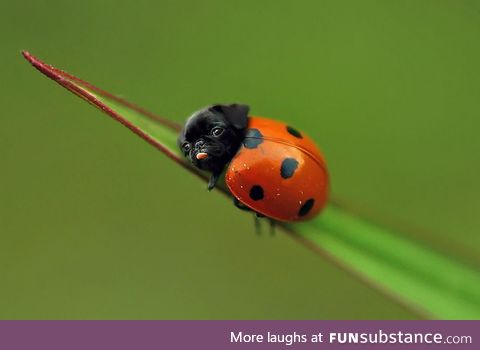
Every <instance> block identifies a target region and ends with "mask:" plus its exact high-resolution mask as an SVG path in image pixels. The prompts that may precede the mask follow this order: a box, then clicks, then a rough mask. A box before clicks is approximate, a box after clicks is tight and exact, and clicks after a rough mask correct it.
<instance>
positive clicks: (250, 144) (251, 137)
mask: <svg viewBox="0 0 480 350" xmlns="http://www.w3.org/2000/svg"><path fill="white" fill-rule="evenodd" d="M262 142H263V135H262V133H261V132H260V130H258V129H247V132H246V133H245V138H244V139H243V145H244V146H245V147H246V148H256V147H257V146H258V145H259V144H261V143H262Z"/></svg>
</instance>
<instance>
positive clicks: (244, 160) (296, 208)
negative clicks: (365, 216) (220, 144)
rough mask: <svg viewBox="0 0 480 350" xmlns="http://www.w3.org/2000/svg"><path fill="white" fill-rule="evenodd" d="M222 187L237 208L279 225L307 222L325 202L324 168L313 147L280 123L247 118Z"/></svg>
mask: <svg viewBox="0 0 480 350" xmlns="http://www.w3.org/2000/svg"><path fill="white" fill-rule="evenodd" d="M225 182H226V184H227V186H228V188H229V189H230V192H231V193H232V194H233V195H234V196H235V197H236V198H237V199H238V200H239V201H240V202H241V203H243V204H244V205H246V206H247V207H249V208H250V209H252V210H254V211H255V212H257V213H260V214H262V215H265V216H267V217H270V218H273V219H276V220H279V221H301V220H307V219H310V218H312V217H314V216H315V215H317V214H318V213H319V212H320V211H321V210H322V208H323V207H324V206H325V204H326V202H327V197H328V173H327V168H326V164H325V160H324V157H323V155H322V154H321V152H320V150H319V149H318V148H317V146H316V145H315V143H314V142H313V141H312V140H311V139H310V138H309V137H308V136H307V135H305V133H303V132H300V131H298V130H296V129H294V128H292V127H290V126H288V125H287V124H285V123H283V122H280V121H276V120H272V119H267V118H262V117H250V118H249V123H248V129H247V131H246V136H245V139H244V141H243V143H242V146H241V148H240V149H239V151H238V152H237V154H236V155H235V157H234V158H233V159H232V161H231V162H230V164H229V165H228V168H227V171H226V173H225Z"/></svg>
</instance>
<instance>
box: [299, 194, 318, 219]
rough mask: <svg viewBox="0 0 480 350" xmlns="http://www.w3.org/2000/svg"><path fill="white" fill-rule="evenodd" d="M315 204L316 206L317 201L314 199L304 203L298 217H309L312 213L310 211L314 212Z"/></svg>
mask: <svg viewBox="0 0 480 350" xmlns="http://www.w3.org/2000/svg"><path fill="white" fill-rule="evenodd" d="M314 204H315V200H314V199H313V198H310V199H309V200H308V201H306V202H305V203H303V205H302V207H301V208H300V210H299V211H298V216H305V215H307V214H308V213H309V212H310V210H312V208H313V205H314Z"/></svg>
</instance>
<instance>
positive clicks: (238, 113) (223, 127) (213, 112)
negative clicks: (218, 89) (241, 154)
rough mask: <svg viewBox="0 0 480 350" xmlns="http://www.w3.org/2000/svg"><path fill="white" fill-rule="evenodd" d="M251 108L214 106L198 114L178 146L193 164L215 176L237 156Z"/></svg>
mask: <svg viewBox="0 0 480 350" xmlns="http://www.w3.org/2000/svg"><path fill="white" fill-rule="evenodd" d="M248 110H249V107H248V106H246V105H240V104H231V105H214V106H211V107H208V108H205V109H202V110H200V111H197V112H195V113H194V114H193V115H192V116H191V117H190V118H188V120H187V121H186V123H185V126H184V128H183V130H182V132H181V133H180V136H179V137H178V141H177V142H178V146H179V147H180V149H181V150H182V151H183V153H184V155H185V156H186V157H187V158H189V159H190V161H191V162H192V164H193V165H194V166H196V167H197V168H199V169H202V170H207V171H210V172H212V173H214V174H218V173H220V172H222V170H223V168H224V167H225V165H226V164H228V163H229V162H230V160H231V159H232V158H233V156H234V155H235V154H236V153H237V151H238V149H239V147H240V145H241V142H242V140H243V138H244V135H245V130H246V128H247V124H248Z"/></svg>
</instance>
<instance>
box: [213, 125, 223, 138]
mask: <svg viewBox="0 0 480 350" xmlns="http://www.w3.org/2000/svg"><path fill="white" fill-rule="evenodd" d="M221 134H223V128H220V127H218V126H217V127H215V128H213V129H212V135H213V136H220V135H221Z"/></svg>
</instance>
